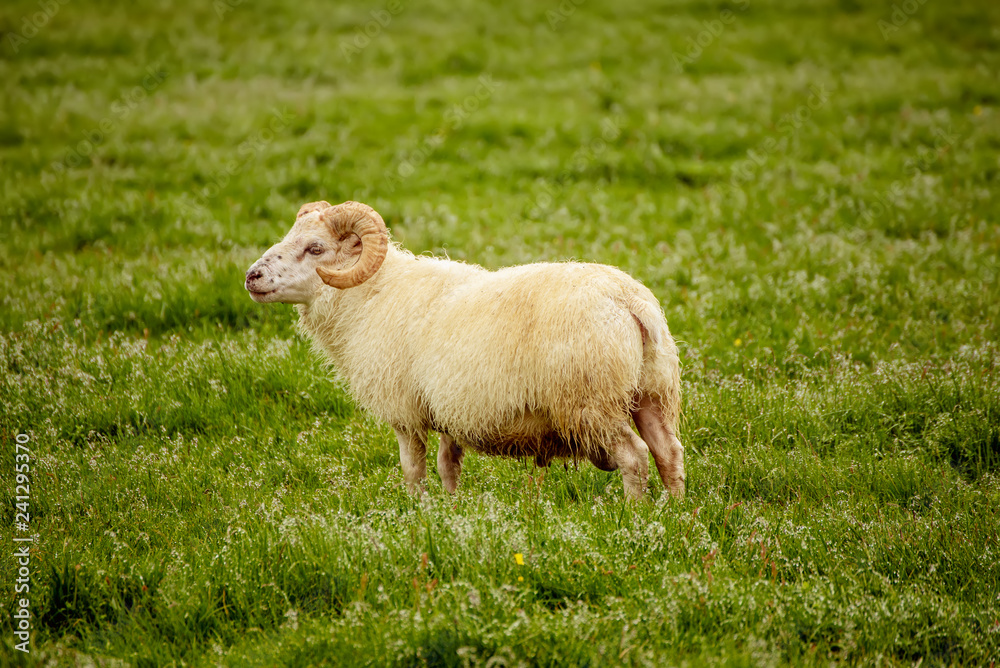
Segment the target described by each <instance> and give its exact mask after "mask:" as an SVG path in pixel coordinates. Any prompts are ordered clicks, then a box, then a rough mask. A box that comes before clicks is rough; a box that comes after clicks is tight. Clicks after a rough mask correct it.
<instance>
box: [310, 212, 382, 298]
mask: <svg viewBox="0 0 1000 668" xmlns="http://www.w3.org/2000/svg"><path fill="white" fill-rule="evenodd" d="M316 204H319V203H316ZM308 206H312V205H310V204H307V205H306V206H304V207H302V208H303V209H305V208H306V207H308ZM313 210H315V209H313ZM300 215H301V212H300ZM320 220H321V221H323V222H324V223H326V225H327V226H328V227H329V229H330V233H331V234H332V235H333V236H334V237H336V238H338V239H343V238H344V237H346V236H348V235H350V234H356V235H358V237H359V238H360V239H361V256H360V257H359V258H358V261H357V262H355V263H354V266H352V267H349V268H347V269H338V270H333V269H327V268H325V267H317V268H316V273H318V274H319V277H320V278H322V279H323V282H324V283H326V284H327V285H329V286H330V287H333V288H340V289H341V290H343V289H346V288H353V287H354V286H356V285H361V284H362V283H364V282H365V281H367V280H368V279H369V278H371V277H372V275H374V274H375V272H376V271H378V268H379V267H380V266H382V260H384V259H385V254H386V251H387V250H388V248H389V231H388V230H387V229H386V228H385V222H384V221H383V220H382V216H380V215H378V213H377V212H376V211H375V209H373V208H371V207H370V206H368V205H367V204H362V203H361V202H344V203H343V204H339V205H337V206H328V208H326V209H324V210H323V212H322V213H321V214H320Z"/></svg>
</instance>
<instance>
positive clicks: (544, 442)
mask: <svg viewBox="0 0 1000 668" xmlns="http://www.w3.org/2000/svg"><path fill="white" fill-rule="evenodd" d="M455 440H456V441H458V443H459V444H460V445H461V446H462V447H464V448H470V449H472V450H475V451H476V452H481V453H483V454H485V455H495V456H499V457H538V456H542V457H543V458H544V459H556V458H559V457H573V456H574V455H577V456H582V454H583V453H582V452H580V448H574V447H573V445H572V444H571V443H569V442H568V441H566V440H565V439H563V438H562V437H561V436H559V434H557V433H555V432H550V433H548V434H534V435H530V436H529V435H525V434H520V435H511V436H501V437H496V438H486V439H484V438H482V437H477V438H462V437H461V436H459V437H457V438H456V439H455Z"/></svg>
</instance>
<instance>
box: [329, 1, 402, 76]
mask: <svg viewBox="0 0 1000 668" xmlns="http://www.w3.org/2000/svg"><path fill="white" fill-rule="evenodd" d="M402 13H403V3H402V2H400V0H389V1H388V2H386V3H385V7H383V8H382V9H373V10H371V11H370V12H369V14H370V15H371V17H372V18H371V20H370V21H367V22H365V23H364V24H362V25H359V26H355V28H354V37H352V38H351V39H345V40H341V42H340V52H341V53H342V54H344V58H346V59H347V62H349V63H350V62H352V61H353V60H354V56H356V55H358V54H360V53H361V52H362V51H364V50H365V49H367V48H368V45H369V44H371V43H372V40H373V39H375V38H377V37H378V36H379V35H381V34H382V31H383V30H385V29H386V28H388V27H389V24H390V23H392V19H393V18H394V17H396V16H399V15H400V14H402Z"/></svg>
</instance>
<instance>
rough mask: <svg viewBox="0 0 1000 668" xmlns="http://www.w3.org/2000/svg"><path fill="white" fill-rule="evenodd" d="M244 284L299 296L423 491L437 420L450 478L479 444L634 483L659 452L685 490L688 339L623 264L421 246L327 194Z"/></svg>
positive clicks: (441, 468) (670, 481)
mask: <svg viewBox="0 0 1000 668" xmlns="http://www.w3.org/2000/svg"><path fill="white" fill-rule="evenodd" d="M245 285H246V289H247V290H248V291H249V292H250V296H251V297H252V298H253V299H254V300H255V301H258V302H284V303H292V304H296V305H297V308H298V311H299V326H300V328H301V329H302V330H303V331H304V332H305V333H306V334H307V335H308V336H309V337H310V338H311V339H312V342H313V345H314V347H315V348H316V349H317V350H319V351H320V352H321V353H323V354H324V355H326V356H327V357H328V359H329V361H330V362H332V364H333V366H334V368H335V369H336V372H337V374H338V376H339V377H340V378H341V379H342V380H343V381H345V382H346V384H347V386H348V388H349V390H350V392H351V394H352V395H353V396H354V398H355V399H356V401H357V402H358V403H359V404H360V405H361V406H362V407H364V408H365V409H367V410H368V411H370V412H371V413H373V414H374V415H376V416H377V417H379V418H381V419H382V420H385V421H386V422H388V423H389V424H390V425H391V426H392V428H393V429H394V430H395V432H396V437H397V439H398V440H399V454H400V460H401V463H402V467H403V475H404V478H405V481H406V484H407V487H408V488H409V490H410V491H411V492H413V493H419V492H420V491H421V490H422V488H423V478H424V476H425V475H426V462H425V460H426V449H427V437H428V432H429V431H431V430H433V431H437V432H439V433H440V435H441V438H440V447H439V449H438V455H437V463H438V473H439V475H440V476H441V481H442V483H443V484H444V487H445V489H447V490H448V491H449V492H454V491H455V489H456V488H457V486H458V476H459V473H460V471H461V466H462V456H463V453H464V451H465V450H466V449H472V450H475V451H477V452H480V453H484V454H490V455H503V456H508V457H531V458H534V460H535V461H536V463H537V464H538V465H540V466H545V465H548V464H549V462H551V461H552V460H553V459H556V458H572V459H574V460H579V459H587V460H590V461H591V462H592V463H593V464H594V465H595V466H597V467H598V468H600V469H603V470H606V471H613V470H615V469H621V471H622V477H623V479H624V485H625V494H626V496H628V497H633V498H634V497H641V496H643V494H644V493H645V490H646V485H647V479H648V470H649V457H648V455H649V453H650V452H651V453H652V455H653V460H654V462H655V463H656V467H657V469H658V470H659V473H660V477H661V478H662V480H663V484H664V486H665V487H666V489H668V490H669V491H670V493H671V494H673V495H674V496H677V497H681V496H683V494H684V448H683V447H682V446H681V443H680V441H679V440H678V438H677V420H678V414H679V412H680V368H679V361H678V357H677V347H676V345H675V344H674V340H673V339H672V338H671V336H670V332H669V330H668V329H667V323H666V320H665V319H664V317H663V311H662V310H661V309H660V306H659V303H658V302H657V300H656V298H655V297H654V296H653V294H652V293H651V292H650V291H649V290H648V289H646V288H645V287H643V286H642V285H641V284H640V283H639V282H637V281H636V280H634V279H633V278H631V277H630V276H628V275H627V274H625V273H623V272H621V271H619V270H618V269H615V268H613V267H608V266H605V265H599V264H586V263H580V262H565V263H537V264H527V265H522V266H518V267H510V268H506V269H500V270H498V271H487V270H485V269H483V268H482V267H478V266H475V265H471V264H466V263H463V262H455V261H452V260H447V259H442V258H436V257H427V256H414V255H413V254H411V253H409V252H407V251H406V250H404V249H403V248H401V247H399V246H398V245H396V244H392V243H390V241H389V231H388V230H387V229H386V226H385V223H384V222H383V221H382V218H381V216H379V214H378V213H376V212H375V211H374V210H373V209H372V208H371V207H369V206H366V205H364V204H361V203H358V202H344V203H343V204H340V205H337V206H331V205H330V204H328V203H327V202H313V203H310V204H306V205H304V206H303V207H302V208H301V209H300V210H299V213H298V217H297V219H296V221H295V224H294V225H293V226H292V229H291V231H289V233H288V234H287V236H285V238H284V239H283V240H282V241H281V242H279V243H277V244H275V245H274V246H272V247H271V248H270V249H268V250H267V252H265V253H264V255H263V256H261V258H260V259H259V260H257V261H256V262H255V263H254V264H253V266H251V267H250V269H249V270H247V273H246V284H245ZM633 421H634V423H635V426H636V428H637V429H638V432H639V434H638V435H637V434H636V433H635V431H633V429H632V422H633Z"/></svg>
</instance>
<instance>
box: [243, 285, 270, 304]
mask: <svg viewBox="0 0 1000 668" xmlns="http://www.w3.org/2000/svg"><path fill="white" fill-rule="evenodd" d="M247 292H249V293H250V298H251V299H253V300H254V301H256V302H259V301H261V300H263V299H265V298H266V297H268V296H270V295H273V294H274V293H275V292H277V290H268V291H266V292H258V291H256V290H251V289H250V288H247Z"/></svg>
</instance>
